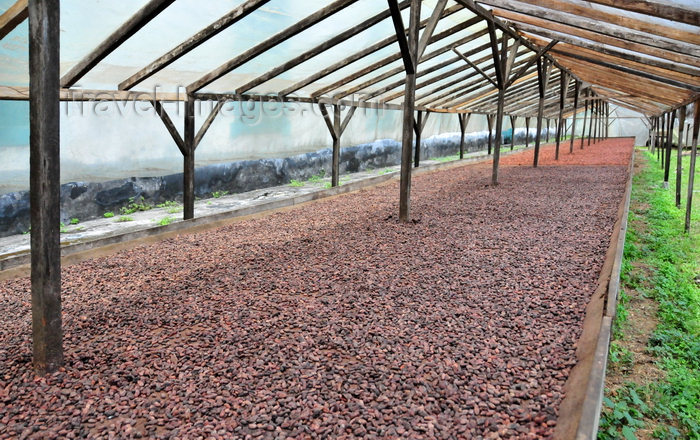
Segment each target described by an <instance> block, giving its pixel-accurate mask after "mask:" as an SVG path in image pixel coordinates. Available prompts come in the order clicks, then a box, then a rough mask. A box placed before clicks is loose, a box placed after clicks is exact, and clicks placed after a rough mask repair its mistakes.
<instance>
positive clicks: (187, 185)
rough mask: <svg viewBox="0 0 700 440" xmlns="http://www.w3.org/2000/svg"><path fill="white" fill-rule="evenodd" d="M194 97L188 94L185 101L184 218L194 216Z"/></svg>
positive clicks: (187, 218)
mask: <svg viewBox="0 0 700 440" xmlns="http://www.w3.org/2000/svg"><path fill="white" fill-rule="evenodd" d="M194 101H195V99H194V97H193V96H191V95H188V96H187V101H185V136H184V139H183V140H184V143H185V154H184V173H183V181H182V200H183V203H182V204H183V207H184V210H183V212H184V215H183V216H184V219H185V220H189V219H191V218H194V136H195V129H194Z"/></svg>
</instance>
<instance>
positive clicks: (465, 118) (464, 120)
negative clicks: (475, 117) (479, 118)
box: [457, 113, 472, 159]
mask: <svg viewBox="0 0 700 440" xmlns="http://www.w3.org/2000/svg"><path fill="white" fill-rule="evenodd" d="M471 115H472V114H471V113H457V117H458V118H459V131H460V137H459V158H460V159H464V133H465V132H466V130H467V124H469V118H470V117H471Z"/></svg>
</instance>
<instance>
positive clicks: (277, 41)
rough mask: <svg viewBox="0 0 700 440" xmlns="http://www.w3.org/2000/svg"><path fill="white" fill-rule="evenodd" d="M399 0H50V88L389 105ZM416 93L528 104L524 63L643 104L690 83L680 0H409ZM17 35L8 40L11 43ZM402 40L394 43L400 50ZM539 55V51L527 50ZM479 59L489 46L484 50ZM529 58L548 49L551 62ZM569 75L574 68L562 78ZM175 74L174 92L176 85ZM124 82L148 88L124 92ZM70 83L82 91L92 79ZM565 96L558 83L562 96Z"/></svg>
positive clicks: (667, 101)
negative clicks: (56, 72) (416, 21)
mask: <svg viewBox="0 0 700 440" xmlns="http://www.w3.org/2000/svg"><path fill="white" fill-rule="evenodd" d="M410 3H411V2H410V0H404V1H395V0H390V1H388V2H385V1H377V0H334V1H330V0H305V1H303V2H302V1H290V0H226V1H217V2H201V1H196V0H177V1H175V0H150V1H146V0H139V1H131V2H128V3H124V2H105V1H87V0H63V1H62V2H61V14H62V15H61V30H62V37H61V39H62V42H61V45H62V47H61V74H62V79H61V86H62V88H63V89H64V90H63V91H62V97H63V99H66V100H70V99H83V98H81V94H80V93H76V90H86V89H87V90H93V91H97V90H110V91H111V93H112V95H111V96H113V97H116V98H121V99H127V98H128V99H142V100H151V99H152V96H151V95H149V94H148V93H152V92H153V90H154V89H155V88H156V87H158V90H159V93H158V94H157V95H156V96H157V99H162V100H184V99H185V98H186V96H187V94H189V95H190V96H193V97H194V98H196V99H251V98H252V99H261V98H264V99H270V98H269V97H270V96H275V97H276V98H275V99H279V98H281V99H285V100H296V101H302V102H327V103H331V102H338V100H341V102H344V103H353V104H355V105H360V106H376V105H384V106H386V107H388V108H397V109H398V108H401V105H402V103H403V96H404V81H405V66H408V65H409V63H408V62H406V60H405V59H404V56H403V54H402V51H401V46H402V45H403V44H405V40H406V39H405V33H403V32H399V33H398V37H397V32H396V29H400V28H399V27H400V26H401V27H404V30H405V29H406V27H407V26H404V24H406V25H407V24H408V21H409V17H408V10H409V8H408V7H409V5H410ZM421 4H422V7H421V23H420V27H421V29H422V31H421V37H420V44H419V51H418V53H419V54H420V56H419V65H418V69H417V86H416V109H418V110H429V111H435V112H476V113H494V112H495V107H496V97H497V87H498V86H499V85H501V86H503V85H508V86H509V87H508V89H507V92H506V108H505V113H506V114H511V115H516V116H533V115H535V114H536V111H537V101H538V98H539V93H540V89H539V85H538V71H542V72H543V73H544V71H545V70H547V67H548V66H547V64H552V65H553V69H552V70H551V73H550V75H549V78H548V83H549V84H556V85H557V87H551V86H550V87H548V88H547V87H546V85H545V90H544V91H545V93H546V107H545V116H549V115H553V114H555V113H556V112H558V108H559V102H558V100H559V96H560V93H561V92H560V91H561V90H566V92H567V93H566V96H567V97H568V98H572V97H573V96H574V94H576V93H577V92H580V91H581V90H585V89H588V91H587V92H586V93H587V95H588V96H591V97H592V96H595V97H597V98H602V99H604V100H607V101H610V102H613V103H615V104H617V105H620V106H623V107H627V108H630V109H633V110H635V111H638V112H640V113H643V114H645V115H648V116H652V115H659V114H662V113H664V112H666V111H669V110H670V109H673V108H677V107H679V106H682V105H685V104H687V103H689V102H691V101H693V100H694V99H696V98H697V96H698V94H699V92H700V26H698V24H699V23H700V9H698V5H697V2H693V0H684V1H677V2H674V3H667V2H662V1H661V0H647V1H632V0H614V1H613V0H595V1H591V2H584V1H579V0H519V1H514V0H483V1H479V2H475V1H473V0H423V1H422V2H421ZM26 5H27V0H19V1H17V2H16V3H14V0H0V11H3V10H4V14H3V15H2V16H0V38H2V37H7V38H5V40H4V41H3V43H6V44H3V45H2V47H0V59H2V60H3V65H4V66H5V67H3V69H2V72H1V73H0V98H2V99H27V97H28V88H27V86H28V78H29V74H28V62H27V58H28V48H27V45H26V44H24V45H23V44H21V43H22V41H23V39H24V41H26V39H27V29H26V23H24V24H23V21H24V19H25V18H26V15H27V14H26ZM17 43H19V44H17ZM404 53H405V52H404ZM538 55H540V56H542V57H543V58H542V59H538ZM494 60H497V61H496V62H494ZM544 60H549V61H550V63H548V62H547V61H544ZM576 80H578V81H576ZM178 86H183V87H185V88H186V91H187V93H185V92H184V90H183V91H182V92H181V93H179V94H178V93H174V92H172V91H174V90H175V88H176V87H178ZM135 92H147V93H146V94H138V93H135ZM82 93H84V96H85V98H84V99H89V98H94V92H93V94H92V95H91V93H90V92H82ZM572 101H573V100H572V99H566V108H567V112H570V111H572V110H573V102H572Z"/></svg>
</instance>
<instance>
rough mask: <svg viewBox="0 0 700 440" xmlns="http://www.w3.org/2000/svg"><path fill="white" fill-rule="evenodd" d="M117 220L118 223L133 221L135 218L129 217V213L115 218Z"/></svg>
mask: <svg viewBox="0 0 700 440" xmlns="http://www.w3.org/2000/svg"><path fill="white" fill-rule="evenodd" d="M115 221H116V222H117V223H124V222H133V221H134V218H133V217H129V216H128V215H122V216H119V218H118V219H117V220H115Z"/></svg>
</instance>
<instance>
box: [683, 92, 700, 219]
mask: <svg viewBox="0 0 700 440" xmlns="http://www.w3.org/2000/svg"><path fill="white" fill-rule="evenodd" d="M694 107H695V111H694V113H693V141H692V144H691V147H690V167H689V170H688V173H689V174H688V196H687V197H688V198H687V199H686V200H687V202H686V204H685V232H690V213H691V211H692V206H693V184H694V182H695V161H696V159H697V153H698V129H699V128H700V99H696V100H695V106H694Z"/></svg>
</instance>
